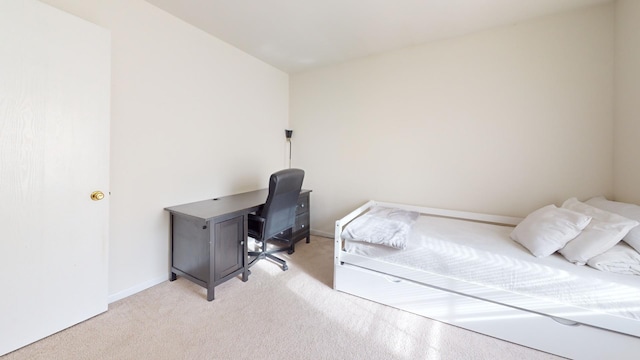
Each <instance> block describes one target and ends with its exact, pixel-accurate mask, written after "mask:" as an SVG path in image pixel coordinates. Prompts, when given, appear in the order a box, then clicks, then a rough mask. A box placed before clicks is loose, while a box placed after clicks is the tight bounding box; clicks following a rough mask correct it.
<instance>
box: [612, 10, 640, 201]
mask: <svg viewBox="0 0 640 360" xmlns="http://www.w3.org/2000/svg"><path fill="white" fill-rule="evenodd" d="M615 54H616V56H615V58H616V76H615V79H616V87H615V99H616V103H615V105H616V107H615V109H616V117H615V147H614V153H615V160H614V169H615V171H614V174H615V175H614V179H615V186H614V189H615V191H614V195H615V198H616V200H619V201H626V202H633V203H637V204H640V185H639V184H640V161H638V159H639V156H640V141H638V140H639V136H640V65H639V64H640V1H637V0H618V1H616V53H615Z"/></svg>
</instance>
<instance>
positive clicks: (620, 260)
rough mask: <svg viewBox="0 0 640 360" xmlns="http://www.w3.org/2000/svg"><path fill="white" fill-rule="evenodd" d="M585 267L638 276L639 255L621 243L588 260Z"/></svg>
mask: <svg viewBox="0 0 640 360" xmlns="http://www.w3.org/2000/svg"><path fill="white" fill-rule="evenodd" d="M587 265H589V266H591V267H593V268H596V269H598V270H601V271H609V272H614V273H618V274H628V275H640V254H639V253H638V252H637V251H635V250H634V249H633V248H632V247H631V246H629V245H627V244H626V243H624V242H622V241H621V242H620V243H619V244H618V245H616V246H614V247H612V248H611V249H609V250H607V251H605V252H604V253H602V254H600V255H598V256H594V257H592V258H591V259H589V261H587Z"/></svg>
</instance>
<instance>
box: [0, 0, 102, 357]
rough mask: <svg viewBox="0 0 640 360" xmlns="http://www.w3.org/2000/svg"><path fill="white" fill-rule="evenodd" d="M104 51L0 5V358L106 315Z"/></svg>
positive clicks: (66, 19) (71, 24) (24, 11)
mask: <svg viewBox="0 0 640 360" xmlns="http://www.w3.org/2000/svg"><path fill="white" fill-rule="evenodd" d="M110 51H111V50H110V35H109V32H108V31H107V30H105V29H102V28H99V27H98V26H96V25H93V24H90V23H88V22H86V21H84V20H81V19H79V18H76V17H74V16H71V15H69V14H67V13H64V12H62V11H59V10H57V9H55V8H53V7H50V6H48V5H45V4H42V3H39V2H37V1H35V0H0V355H3V354H5V353H7V352H10V351H13V350H15V349H17V348H20V347H22V346H24V345H27V344H29V343H32V342H34V341H36V340H39V339H41V338H43V337H46V336H48V335H50V334H53V333H55V332H57V331H60V330H62V329H64V328H67V327H69V326H71V325H74V324H76V323H78V322H81V321H83V320H85V319H87V318H89V317H92V316H95V315H97V314H99V313H101V312H104V311H106V310H107V292H108V284H107V245H108V242H107V240H108V212H109V200H108V188H109V187H108V186H109V183H108V181H109V173H108V171H109V158H108V154H109V106H110V105H109V96H110V77H111V76H110ZM95 190H99V191H102V192H103V193H104V194H105V198H104V199H103V200H101V201H93V200H92V199H91V197H90V195H91V193H92V192H93V191H95Z"/></svg>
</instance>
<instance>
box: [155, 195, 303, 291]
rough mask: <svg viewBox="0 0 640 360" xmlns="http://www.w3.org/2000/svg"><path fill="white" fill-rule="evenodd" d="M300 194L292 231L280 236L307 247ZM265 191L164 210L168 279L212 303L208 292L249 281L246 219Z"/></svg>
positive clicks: (263, 200)
mask: <svg viewBox="0 0 640 360" xmlns="http://www.w3.org/2000/svg"><path fill="white" fill-rule="evenodd" d="M310 192H311V190H302V191H301V192H300V197H299V199H298V209H297V210H296V225H295V226H294V228H293V229H292V230H289V231H288V232H287V233H286V234H285V236H290V238H291V239H293V242H292V246H291V248H290V251H289V252H290V253H292V252H293V251H294V245H293V244H295V242H297V241H300V240H301V239H303V238H306V239H307V242H309V241H310V224H309V219H310V216H309V194H310ZM268 194H269V190H268V189H262V190H256V191H250V192H246V193H241V194H236V195H230V196H224V197H220V198H215V199H210V200H203V201H198V202H194V203H189V204H184V205H178V206H171V207H167V208H165V210H166V211H168V212H169V213H170V216H171V222H170V224H171V229H170V231H171V277H170V280H171V281H173V280H175V279H176V278H177V276H178V275H179V276H183V277H185V278H187V279H189V280H191V281H193V282H194V283H196V284H199V285H200V286H203V287H205V288H206V289H207V300H209V301H211V300H213V299H214V288H215V287H216V286H217V285H219V284H221V283H223V282H225V281H227V280H229V279H231V278H233V277H235V276H237V275H240V274H242V281H247V280H248V279H249V269H248V267H247V266H246V264H247V263H248V255H247V252H248V248H247V214H249V213H251V212H254V211H256V210H258V208H259V207H260V205H262V204H264V202H265V201H266V200H267V195H268Z"/></svg>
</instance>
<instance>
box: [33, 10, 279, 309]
mask: <svg viewBox="0 0 640 360" xmlns="http://www.w3.org/2000/svg"><path fill="white" fill-rule="evenodd" d="M44 2H46V3H49V4H51V5H53V6H56V7H58V8H60V9H62V10H65V11H67V12H69V13H72V14H75V15H77V16H80V17H82V18H85V19H87V20H89V21H92V22H94V23H96V24H98V25H101V26H103V27H105V28H107V29H109V30H110V31H111V38H112V122H111V179H110V181H111V189H110V190H111V197H110V200H111V212H110V217H111V219H110V232H111V236H110V245H109V294H110V300H112V301H113V300H116V299H119V298H122V297H124V296H127V295H129V294H131V293H134V292H137V291H139V290H142V289H144V288H145V287H148V286H151V285H154V284H156V283H158V282H161V281H164V280H166V279H167V278H168V274H169V268H168V264H169V252H168V249H169V237H168V230H169V222H168V220H169V217H168V215H167V214H166V213H165V212H164V211H163V208H164V207H166V206H171V205H177V204H182V203H187V202H191V201H197V200H202V199H207V198H213V197H216V196H221V195H228V194H232V193H238V192H242V191H247V190H253V189H257V188H262V187H266V186H267V181H268V176H269V174H270V173H271V172H273V171H275V170H279V169H281V168H283V167H284V166H285V163H284V157H285V156H284V155H283V151H284V149H285V145H284V140H285V139H284V134H283V129H285V128H287V125H288V110H289V109H288V102H289V92H288V86H289V84H288V75H287V74H285V73H283V72H281V71H279V70H277V69H275V68H273V67H271V66H270V65H267V64H265V63H263V62H261V61H259V60H257V59H255V58H253V57H251V56H249V55H247V54H245V53H243V52H241V51H239V50H237V49H236V48H234V47H232V46H230V45H228V44H226V43H224V42H222V41H220V40H218V39H216V38H214V37H212V36H210V35H208V34H206V33H204V32H202V31H200V30H198V29H196V28H194V27H192V26H190V25H188V24H186V23H184V22H182V21H181V20H179V19H177V18H175V17H173V16H171V15H169V14H167V13H165V12H163V11H161V10H159V9H158V8H156V7H154V6H152V5H150V4H149V3H146V2H144V1H142V0H83V1H77V0H45V1H44Z"/></svg>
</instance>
